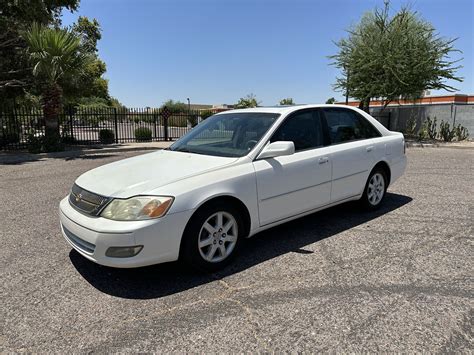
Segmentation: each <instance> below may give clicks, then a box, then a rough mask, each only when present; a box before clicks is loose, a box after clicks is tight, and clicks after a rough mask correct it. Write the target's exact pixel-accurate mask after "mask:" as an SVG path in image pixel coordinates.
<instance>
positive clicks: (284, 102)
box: [280, 97, 295, 106]
mask: <svg viewBox="0 0 474 355" xmlns="http://www.w3.org/2000/svg"><path fill="white" fill-rule="evenodd" d="M294 104H295V103H294V102H293V98H291V97H287V98H286V99H281V100H280V105H282V106H284V105H294Z"/></svg>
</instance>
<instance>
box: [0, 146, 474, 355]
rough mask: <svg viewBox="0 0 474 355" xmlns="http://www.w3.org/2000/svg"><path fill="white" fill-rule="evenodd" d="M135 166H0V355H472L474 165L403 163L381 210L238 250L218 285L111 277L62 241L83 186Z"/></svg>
mask: <svg viewBox="0 0 474 355" xmlns="http://www.w3.org/2000/svg"><path fill="white" fill-rule="evenodd" d="M136 154H139V153H137V152H133V153H131V152H129V153H122V154H120V155H118V154H102V155H86V156H82V157H75V158H69V159H68V158H57V159H54V158H44V159H42V160H41V161H32V162H24V163H20V164H7V165H0V181H1V184H0V201H1V209H0V221H1V227H0V228H1V229H0V240H1V245H2V246H1V249H0V262H1V275H0V285H1V303H0V304H1V306H0V308H1V314H0V330H1V335H0V351H1V352H2V353H3V352H10V351H14V352H20V351H29V352H46V351H55V352H60V353H62V352H105V351H109V352H114V351H121V352H136V351H161V352H168V351H193V352H209V351H213V352H229V351H233V352H237V351H239V352H240V351H251V352H253V351H280V350H293V351H338V352H361V351H372V352H385V351H398V352H413V351H426V352H443V353H444V352H462V351H464V352H472V351H473V350H474V345H473V344H474V334H473V328H474V300H473V296H474V292H473V291H474V290H473V289H474V258H473V255H474V248H473V246H474V243H473V241H474V238H473V222H474V198H473V196H474V183H473V181H474V169H473V167H474V150H471V149H449V148H426V149H422V148H412V149H409V150H408V151H407V154H408V159H409V165H408V168H407V171H406V174H405V175H404V176H403V177H402V178H401V179H400V180H399V181H397V182H396V183H395V184H394V185H393V186H391V187H390V188H389V193H388V195H387V196H386V201H385V204H384V205H383V207H382V208H381V209H380V210H379V211H376V212H371V213H367V212H362V211H360V209H359V208H358V205H357V204H355V203H349V204H345V205H341V206H338V207H334V208H331V209H330V210H327V211H323V212H319V213H315V214H313V215H310V216H308V217H305V218H302V219H299V220H296V221H293V222H290V223H287V224H285V225H282V226H279V227H276V228H273V229H271V230H268V231H265V232H263V233H260V234H259V235H257V236H255V237H254V238H252V239H250V240H248V242H247V243H246V247H245V248H243V250H242V252H241V254H240V255H239V257H238V258H237V260H236V261H235V262H234V263H233V264H232V265H231V266H230V267H228V268H227V269H225V270H224V271H222V272H220V273H217V274H213V275H202V274H198V273H194V272H192V271H188V270H185V269H183V268H182V267H181V266H180V265H179V264H177V263H171V264H166V265H158V266H152V267H146V268H140V269H131V270H119V269H111V268H106V267H102V266H99V265H96V264H94V263H92V262H89V261H87V260H86V259H84V258H82V257H81V256H80V255H79V254H78V253H76V252H75V251H72V250H71V248H70V247H69V246H68V245H67V244H66V242H65V241H64V240H63V239H62V237H61V235H60V231H59V222H58V215H57V210H58V203H59V201H60V199H61V198H63V197H64V196H66V195H67V194H68V192H69V189H70V187H71V185H72V183H73V182H74V180H75V178H76V177H77V176H79V175H80V174H81V173H83V172H85V171H87V170H89V169H91V168H93V167H96V166H99V165H102V164H105V163H107V162H111V161H114V160H118V159H121V158H124V157H126V156H132V155H136Z"/></svg>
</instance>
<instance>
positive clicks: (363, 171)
mask: <svg viewBox="0 0 474 355" xmlns="http://www.w3.org/2000/svg"><path fill="white" fill-rule="evenodd" d="M367 171H369V170H368V169H365V170H362V171H359V172H357V173H353V174H349V175H345V176H341V177H338V178H337V179H333V180H332V181H337V180H341V179H345V178H348V177H351V176H354V175H358V174H362V173H365V172H367Z"/></svg>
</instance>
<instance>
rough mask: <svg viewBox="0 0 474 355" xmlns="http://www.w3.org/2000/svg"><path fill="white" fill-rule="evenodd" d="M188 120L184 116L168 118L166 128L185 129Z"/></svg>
mask: <svg viewBox="0 0 474 355" xmlns="http://www.w3.org/2000/svg"><path fill="white" fill-rule="evenodd" d="M187 126H188V120H187V117H186V116H181V115H179V116H177V115H173V116H170V117H169V118H168V127H187Z"/></svg>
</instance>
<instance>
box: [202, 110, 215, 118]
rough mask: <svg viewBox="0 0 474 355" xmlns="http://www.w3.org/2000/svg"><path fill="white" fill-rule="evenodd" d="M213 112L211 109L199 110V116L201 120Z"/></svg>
mask: <svg viewBox="0 0 474 355" xmlns="http://www.w3.org/2000/svg"><path fill="white" fill-rule="evenodd" d="M213 114H214V112H212V111H211V110H208V111H201V113H200V116H201V119H202V120H205V119H206V118H209V117H211V116H212V115H213Z"/></svg>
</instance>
